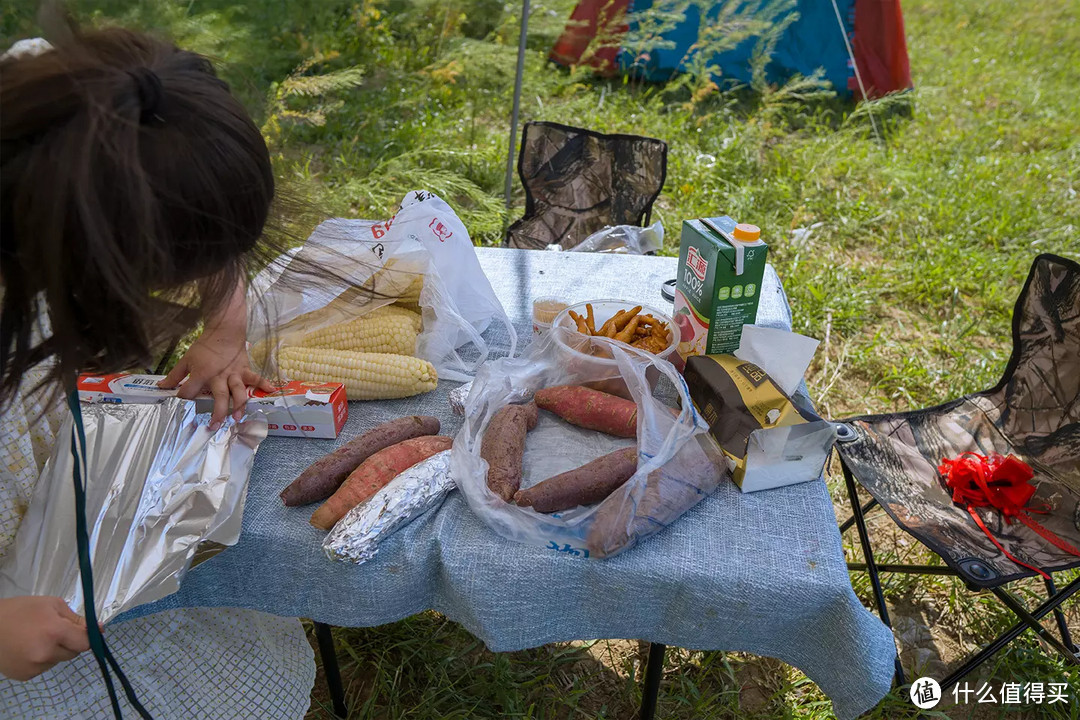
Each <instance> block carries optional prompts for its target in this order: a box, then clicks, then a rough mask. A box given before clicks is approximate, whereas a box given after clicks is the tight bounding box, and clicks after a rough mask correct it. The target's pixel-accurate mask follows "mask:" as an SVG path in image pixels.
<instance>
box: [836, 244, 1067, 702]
mask: <svg viewBox="0 0 1080 720" xmlns="http://www.w3.org/2000/svg"><path fill="white" fill-rule="evenodd" d="M1012 328H1013V351H1012V356H1011V358H1010V359H1009V364H1008V365H1007V366H1006V369H1005V374H1004V376H1003V377H1002V379H1001V381H1000V382H999V383H998V384H997V385H996V386H994V387H993V388H990V389H989V390H984V391H982V392H978V393H974V394H971V395H967V396H965V397H962V398H960V399H958V400H954V401H952V402H948V403H945V404H944V405H939V406H937V407H933V408H928V409H925V410H915V411H912V412H906V413H896V414H891V415H869V416H863V417H857V418H851V419H850V420H848V421H846V423H847V424H846V426H845V425H842V426H840V427H841V428H842V430H843V432H842V434H841V436H840V442H838V443H837V450H838V451H839V454H840V460H841V464H842V468H843V471H844V479H845V481H846V484H847V491H848V495H849V498H850V500H851V507H852V511H853V513H852V516H851V517H850V518H849V519H848V520H847V521H845V522H844V523H843V524H842V525H841V526H840V530H841V532H846V531H847V530H848V529H850V528H851V526H852V525H854V526H855V527H856V529H857V531H858V535H859V541H860V543H861V545H862V550H863V555H864V558H865V563H858V564H856V563H851V564H849V567H850V568H851V569H852V570H865V571H867V572H868V573H869V575H870V583H871V585H872V587H873V592H874V600H875V603H876V605H877V608H878V612H879V613H880V614H881V619H882V621H884V622H885V624H886V625H889V613H888V609H887V608H886V606H885V597H884V594H883V593H882V587H881V579H880V573H888V572H898V573H915V574H944V575H955V576H957V577H959V578H960V579H961V580H963V581H964V582H965V583H966V584H967V586H968V588H969V589H971V590H973V591H980V590H989V591H990V592H992V593H994V595H996V596H997V597H998V598H999V599H1000V600H1001V602H1002V603H1004V604H1005V606H1006V607H1008V608H1009V609H1010V610H1011V611H1012V612H1013V613H1014V614H1016V616H1017V617H1018V618H1019V622H1017V623H1016V624H1015V625H1014V626H1013V627H1012V628H1010V629H1009V630H1008V631H1007V632H1005V633H1004V634H1003V635H1001V636H1000V637H998V638H997V639H995V640H994V641H993V642H991V643H989V644H988V645H987V646H986V647H984V648H983V649H982V650H980V651H978V652H976V653H975V654H973V655H972V656H971V657H970V658H968V659H967V660H966V661H965V662H964V663H963V664H962V665H961V666H960V667H959V668H957V669H956V670H954V671H953V672H952V674H950V675H949V676H948V677H947V678H945V680H943V681H942V682H941V683H940V685H941V688H942V691H943V692H944V691H945V690H947V689H948V688H950V687H952V686H953V685H954V684H956V683H957V682H958V681H959V680H960V679H961V678H963V677H964V676H965V675H967V674H968V673H970V672H971V671H973V670H974V669H976V668H977V667H978V666H979V665H981V664H982V663H983V662H985V661H986V660H988V659H989V658H990V657H991V656H992V655H994V654H995V653H996V652H997V651H999V650H1001V649H1002V648H1003V647H1005V646H1006V645H1007V644H1008V643H1010V642H1012V641H1013V640H1014V639H1015V638H1016V637H1017V636H1019V635H1020V634H1021V633H1022V632H1023V631H1024V630H1025V629H1027V628H1031V629H1032V630H1033V631H1034V632H1035V633H1036V634H1038V636H1039V637H1040V638H1042V639H1043V640H1044V641H1046V642H1047V643H1048V644H1049V645H1050V646H1051V647H1053V648H1054V649H1055V650H1057V651H1058V652H1059V653H1061V654H1062V655H1063V656H1064V657H1065V659H1066V660H1067V661H1068V662H1069V663H1071V664H1073V665H1078V664H1080V661H1078V659H1077V652H1078V648H1077V646H1076V645H1074V644H1073V642H1072V638H1071V637H1070V635H1069V628H1068V626H1067V625H1066V623H1065V617H1064V615H1063V614H1062V612H1061V609H1060V608H1061V605H1062V603H1064V602H1065V600H1067V599H1068V598H1069V597H1070V596H1072V595H1073V594H1074V593H1075V592H1076V591H1077V590H1078V589H1080V578H1077V579H1076V580H1073V581H1072V582H1070V583H1069V584H1068V585H1067V586H1066V587H1064V588H1062V589H1061V590H1058V589H1057V587H1056V586H1055V584H1054V581H1053V579H1052V575H1053V573H1056V572H1060V571H1062V570H1067V569H1070V568H1074V567H1077V566H1080V557H1078V556H1077V555H1074V554H1072V552H1069V551H1068V550H1067V549H1066V548H1065V547H1059V546H1058V542H1061V543H1062V544H1063V545H1065V546H1071V548H1072V549H1075V548H1076V547H1078V546H1080V265H1078V264H1077V263H1076V262H1074V261H1072V260H1067V259H1065V258H1061V257H1057V256H1055V255H1040V256H1039V257H1038V258H1036V259H1035V262H1034V264H1033V265H1032V267H1031V272H1030V274H1029V275H1028V279H1027V283H1026V284H1025V285H1024V289H1023V291H1022V292H1021V293H1020V297H1019V299H1018V300H1017V302H1016V307H1015V308H1014V310H1013V323H1012ZM965 452H976V453H979V454H982V455H989V454H990V453H992V452H996V453H1000V454H1001V455H1008V454H1010V453H1012V454H1013V455H1015V456H1017V457H1018V458H1020V459H1021V460H1023V461H1024V462H1026V463H1027V464H1028V465H1030V466H1031V467H1032V469H1033V470H1034V473H1035V474H1034V478H1032V480H1031V483H1032V485H1034V486H1035V487H1036V491H1035V495H1034V496H1033V497H1032V498H1031V500H1030V501H1029V502H1028V504H1027V508H1029V509H1030V510H1031V511H1032V512H1033V513H1040V514H1031V515H1030V516H1029V517H1030V518H1032V519H1033V520H1035V522H1036V523H1037V526H1041V528H1043V529H1045V530H1046V531H1048V532H1049V533H1052V535H1046V534H1042V535H1041V534H1040V533H1038V532H1036V531H1035V530H1034V529H1032V527H1031V526H1030V525H1029V524H1027V523H1025V522H1019V521H1017V522H1015V523H1012V524H1008V523H1006V522H1005V520H1004V519H1003V516H1002V514H1001V513H1000V512H999V511H998V510H996V509H995V508H993V507H982V508H974V507H971V506H961V505H959V504H956V503H954V502H953V499H952V495H951V494H950V491H949V489H948V488H947V487H946V483H945V480H944V479H943V478H942V476H941V475H940V474H939V472H938V464H939V463H940V462H941V461H942V459H944V458H955V457H956V456H958V455H960V454H961V453H965ZM856 479H857V480H858V481H859V484H860V485H862V487H863V488H865V489H866V490H867V491H868V492H869V493H870V495H871V499H870V500H869V501H868V502H866V503H865V504H862V503H861V501H860V499H859V496H858V491H857V489H856V485H855V480H856ZM875 506H878V507H881V508H882V509H884V510H885V512H886V513H888V514H889V516H890V517H892V519H893V521H894V522H896V524H897V525H899V526H900V527H901V528H903V529H904V530H905V531H907V532H908V533H910V534H911V535H913V536H914V537H915V538H916V539H917V540H918V541H919V542H921V543H922V544H924V545H926V546H927V547H928V548H930V549H931V550H933V551H934V552H935V553H937V554H938V555H939V556H941V558H942V560H944V561H945V566H944V567H943V566H940V565H938V566H928V565H899V564H898V565H892V564H879V563H877V562H876V561H875V559H874V551H873V548H872V547H871V545H870V536H869V535H868V534H867V531H866V519H865V515H866V513H867V512H868V511H870V510H871V509H872V508H874V507H875ZM1043 506H1045V507H1043ZM1043 510H1045V511H1046V514H1041V511H1043ZM976 515H977V517H978V518H979V519H980V520H981V522H982V523H983V524H984V525H985V526H986V531H985V532H984V530H983V529H981V528H980V527H979V524H978V523H977V522H976ZM1055 540H1056V541H1057V542H1055ZM1010 556H1011V557H1012V558H1015V559H1016V560H1017V561H1019V563H1018V562H1014V561H1013V560H1012V559H1010ZM1027 566H1032V568H1038V569H1040V570H1041V571H1043V573H1045V577H1044V582H1045V586H1046V591H1047V596H1048V597H1047V599H1046V601H1045V602H1042V603H1041V604H1040V605H1039V606H1038V607H1036V608H1034V609H1029V608H1028V607H1026V606H1025V604H1024V603H1023V602H1021V601H1020V599H1019V598H1017V597H1016V595H1014V594H1013V593H1010V592H1009V591H1008V590H1006V589H1005V586H1006V585H1007V584H1008V583H1010V582H1012V581H1014V580H1018V579H1020V578H1026V577H1032V576H1034V575H1035V574H1036V572H1035V570H1034V569H1031V568H1029V567H1027ZM1051 612H1052V613H1054V616H1055V618H1056V620H1057V629H1058V633H1059V635H1060V638H1059V637H1057V636H1055V635H1054V634H1053V633H1051V632H1050V631H1048V630H1047V629H1046V628H1044V627H1043V626H1042V624H1041V623H1040V622H1039V621H1040V620H1041V619H1042V618H1043V617H1045V616H1046V615H1048V614H1049V613H1051ZM890 627H891V626H890ZM896 679H897V683H898V684H899V685H902V684H904V677H903V670H902V668H901V667H900V664H899V660H897V678H896Z"/></svg>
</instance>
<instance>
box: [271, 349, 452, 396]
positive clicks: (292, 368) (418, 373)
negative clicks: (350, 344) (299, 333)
mask: <svg viewBox="0 0 1080 720" xmlns="http://www.w3.org/2000/svg"><path fill="white" fill-rule="evenodd" d="M278 367H279V368H280V369H281V373H282V375H284V376H285V377H287V378H290V379H292V380H314V381H317V382H338V383H342V384H344V385H345V394H346V395H347V396H348V398H349V400H390V399H393V398H403V397H410V396H412V395H419V394H420V393H425V392H429V391H431V390H434V389H435V386H436V385H437V384H438V381H439V378H438V375H437V374H436V372H435V368H434V367H433V366H432V364H431V363H429V362H428V361H426V360H421V359H420V358H415V357H411V356H408V355H390V354H386V353H366V352H353V351H350V350H329V349H326V348H309V347H303V348H301V347H286V348H282V349H281V350H280V351H278Z"/></svg>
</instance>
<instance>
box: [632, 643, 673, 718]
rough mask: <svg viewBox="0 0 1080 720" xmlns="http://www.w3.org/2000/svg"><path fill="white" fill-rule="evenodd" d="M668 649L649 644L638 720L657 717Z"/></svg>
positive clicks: (657, 644)
mask: <svg viewBox="0 0 1080 720" xmlns="http://www.w3.org/2000/svg"><path fill="white" fill-rule="evenodd" d="M666 651H667V647H666V646H664V645H661V644H660V643H649V659H648V660H647V661H646V662H645V687H644V688H643V690H642V695H641V713H640V714H639V716H638V720H653V718H654V717H655V716H656V697H657V695H659V694H660V679H661V678H663V676H664V653H665V652H666Z"/></svg>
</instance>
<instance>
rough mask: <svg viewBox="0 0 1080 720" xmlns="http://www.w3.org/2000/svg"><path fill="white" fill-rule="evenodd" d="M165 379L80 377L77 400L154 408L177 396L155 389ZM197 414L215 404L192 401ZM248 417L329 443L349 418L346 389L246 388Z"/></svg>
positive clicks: (303, 385)
mask: <svg viewBox="0 0 1080 720" xmlns="http://www.w3.org/2000/svg"><path fill="white" fill-rule="evenodd" d="M163 377H164V375H136V374H127V373H117V374H113V375H81V376H80V377H79V382H78V386H77V387H78V391H79V399H80V400H82V401H83V402H100V403H137V404H145V403H156V402H161V401H162V400H164V399H165V398H170V397H173V396H175V395H176V390H163V389H162V388H159V387H158V386H157V384H158V381H159V380H161V379H162V378H163ZM195 408H196V410H197V411H198V412H210V410H211V409H212V408H213V399H212V398H211V397H210V396H209V395H203V396H200V397H198V398H196V400H195ZM247 410H248V412H259V413H262V414H263V416H264V417H265V418H266V423H267V434H268V435H279V436H284V437H308V438H320V439H327V440H332V439H334V438H336V437H337V436H338V434H339V433H340V432H341V428H343V427H344V426H345V421H346V420H347V419H348V417H349V403H348V402H347V401H346V398H345V386H344V385H341V384H340V383H318V382H301V381H298V380H294V381H292V382H288V383H285V384H284V385H282V386H281V387H279V388H278V389H277V390H275V391H274V392H272V393H267V392H263V391H262V390H256V389H254V388H248V403H247Z"/></svg>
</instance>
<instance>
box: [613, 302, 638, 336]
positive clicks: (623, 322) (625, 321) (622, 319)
mask: <svg viewBox="0 0 1080 720" xmlns="http://www.w3.org/2000/svg"><path fill="white" fill-rule="evenodd" d="M639 312H641V306H640V305H635V306H634V307H632V308H630V309H629V310H627V311H626V312H625V313H623V314H622V315H621V316H620V315H618V314H617V315H616V317H617V318H618V319H617V320H615V331H616V332H620V331H622V329H623V328H625V327H626V326H627V325H629V324H630V321H631V320H633V319H634V318H635V317H637V314H638V313H639Z"/></svg>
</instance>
